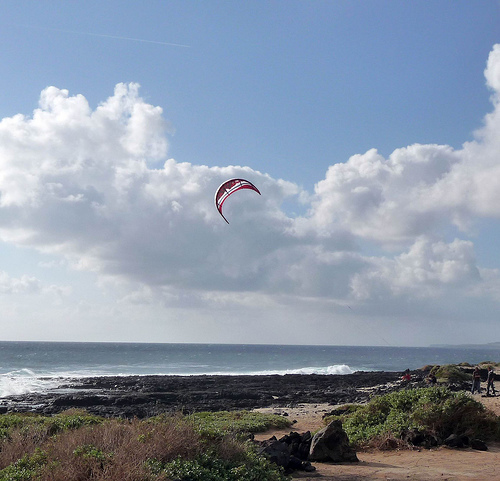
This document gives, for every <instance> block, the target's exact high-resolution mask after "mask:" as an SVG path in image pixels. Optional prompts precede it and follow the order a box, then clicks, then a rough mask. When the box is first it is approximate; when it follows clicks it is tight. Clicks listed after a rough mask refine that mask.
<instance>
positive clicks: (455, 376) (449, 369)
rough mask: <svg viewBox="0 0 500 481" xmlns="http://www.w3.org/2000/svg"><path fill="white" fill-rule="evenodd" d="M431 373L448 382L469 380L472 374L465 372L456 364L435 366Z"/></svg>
mask: <svg viewBox="0 0 500 481" xmlns="http://www.w3.org/2000/svg"><path fill="white" fill-rule="evenodd" d="M431 373H432V374H434V375H435V376H436V378H437V379H438V380H440V381H447V382H460V381H469V380H470V379H471V375H470V373H469V372H465V371H464V370H463V369H461V368H460V367H459V366H457V365H456V364H447V365H445V366H434V367H433V368H432V370H431Z"/></svg>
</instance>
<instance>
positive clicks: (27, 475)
mask: <svg viewBox="0 0 500 481" xmlns="http://www.w3.org/2000/svg"><path fill="white" fill-rule="evenodd" d="M46 464H47V454H46V453H45V452H44V451H42V450H40V449H37V450H36V451H35V452H34V453H33V454H32V455H31V456H29V455H25V456H23V457H22V458H21V459H19V460H18V461H16V462H15V463H14V464H11V465H9V466H7V467H6V468H4V469H2V470H0V481H29V480H30V479H35V478H36V477H37V476H38V474H39V473H40V472H41V470H42V469H43V467H44V466H45V465H46Z"/></svg>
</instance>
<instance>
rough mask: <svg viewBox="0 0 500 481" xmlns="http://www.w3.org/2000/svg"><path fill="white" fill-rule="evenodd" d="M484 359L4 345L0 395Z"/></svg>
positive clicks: (473, 354)
mask: <svg viewBox="0 0 500 481" xmlns="http://www.w3.org/2000/svg"><path fill="white" fill-rule="evenodd" d="M486 353H487V356H486ZM486 353H485V350H483V349H479V350H475V349H466V348H464V349H460V348H454V349H448V348H437V347H433V348H430V347H429V348H425V347H389V346H289V345H258V344H148V343H142V344H139V343H95V342H93V343H84V342H73V343H72V342H0V396H1V397H5V396H10V395H20V394H26V393H32V392H44V391H47V390H50V389H54V388H57V387H58V386H61V385H63V384H64V383H66V382H67V380H68V379H75V378H83V377H100V376H145V375H168V376H181V375H182V376H195V375H234V376H237V375H286V374H325V375H328V374H351V373H353V372H356V371H392V372H394V371H401V372H402V371H404V370H405V369H406V368H409V369H418V368H420V367H422V366H424V365H426V364H453V363H459V362H469V363H471V364H474V363H478V362H481V361H484V360H485V357H488V358H490V357H491V358H500V350H493V349H490V350H488V351H486Z"/></svg>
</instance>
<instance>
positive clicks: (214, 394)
mask: <svg viewBox="0 0 500 481" xmlns="http://www.w3.org/2000/svg"><path fill="white" fill-rule="evenodd" d="M424 377H425V373H424V372H423V371H421V370H416V371H412V384H414V385H415V386H417V385H419V386H421V385H424V384H425V383H424ZM402 387H404V385H403V384H402V381H401V373H400V372H387V371H358V372H355V373H352V374H285V375H277V374H276V375H193V376H177V375H167V376H161V375H155V376H102V377H101V376H100V377H88V378H78V379H68V380H67V382H65V383H63V384H61V385H60V386H58V387H56V388H53V389H50V390H48V391H47V392H36V393H28V394H21V395H11V396H7V397H4V398H1V399H0V413H5V412H32V413H38V414H47V415H50V414H57V413H59V412H62V411H65V410H68V409H71V408H80V409H85V410H86V411H88V412H89V413H91V414H97V415H101V416H106V417H127V418H131V417H138V418H144V417H150V416H154V415H157V414H160V413H164V412H179V411H181V412H195V411H231V410H251V409H258V408H270V407H287V406H293V405H297V404H304V403H305V404H318V403H321V404H330V405H332V406H333V405H337V404H346V403H360V402H366V401H367V400H368V399H369V398H370V397H371V396H373V395H377V394H384V393H386V392H391V391H394V390H398V389H401V388H402Z"/></svg>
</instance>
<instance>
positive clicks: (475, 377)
mask: <svg viewBox="0 0 500 481" xmlns="http://www.w3.org/2000/svg"><path fill="white" fill-rule="evenodd" d="M476 391H477V392H478V393H479V394H481V373H480V372H479V368H478V367H477V366H476V367H475V368H474V372H473V373H472V390H471V393H472V394H474V393H475V392H476Z"/></svg>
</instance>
